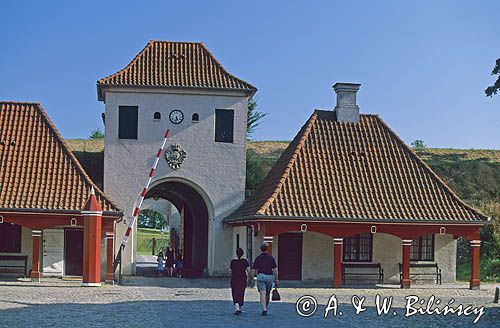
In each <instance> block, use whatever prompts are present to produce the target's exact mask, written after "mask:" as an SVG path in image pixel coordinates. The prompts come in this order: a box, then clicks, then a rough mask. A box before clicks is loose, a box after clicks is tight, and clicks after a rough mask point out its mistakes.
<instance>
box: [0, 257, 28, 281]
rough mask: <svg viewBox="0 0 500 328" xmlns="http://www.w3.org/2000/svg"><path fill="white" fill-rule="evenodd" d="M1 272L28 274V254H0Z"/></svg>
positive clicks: (24, 275)
mask: <svg viewBox="0 0 500 328" xmlns="http://www.w3.org/2000/svg"><path fill="white" fill-rule="evenodd" d="M0 273H21V274H23V277H24V278H26V277H27V276H28V256H27V255H0Z"/></svg>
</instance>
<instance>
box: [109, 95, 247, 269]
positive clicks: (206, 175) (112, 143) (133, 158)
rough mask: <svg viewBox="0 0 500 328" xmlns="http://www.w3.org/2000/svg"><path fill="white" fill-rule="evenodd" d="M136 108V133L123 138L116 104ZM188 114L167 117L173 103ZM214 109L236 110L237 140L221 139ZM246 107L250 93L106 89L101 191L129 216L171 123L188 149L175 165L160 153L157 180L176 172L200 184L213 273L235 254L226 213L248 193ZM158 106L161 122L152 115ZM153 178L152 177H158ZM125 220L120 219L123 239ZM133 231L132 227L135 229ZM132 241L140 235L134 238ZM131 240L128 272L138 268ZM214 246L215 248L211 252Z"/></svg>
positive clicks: (173, 134) (176, 138)
mask: <svg viewBox="0 0 500 328" xmlns="http://www.w3.org/2000/svg"><path fill="white" fill-rule="evenodd" d="M121 105H129V106H138V107H139V117H138V118H139V123H138V125H139V129H138V139H137V140H120V139H118V107H119V106H121ZM173 109H179V110H181V111H182V112H183V113H184V121H183V122H182V123H181V124H179V125H174V124H172V123H170V121H169V119H168V115H169V113H170V111H171V110H173ZM215 109H233V110H234V143H216V142H215V141H214V135H215ZM246 110H247V97H246V96H245V95H243V94H241V93H240V94H236V93H233V94H229V93H221V92H215V91H214V92H211V93H210V94H208V93H206V92H201V91H200V92H199V93H198V94H190V93H185V92H181V91H178V93H172V91H166V90H163V91H159V90H157V91H156V92H154V93H152V92H149V91H147V90H141V89H137V90H132V89H114V90H112V91H107V93H106V124H105V132H106V133H105V152H104V155H105V156H104V190H105V192H106V194H107V195H108V196H110V198H111V199H113V200H114V201H115V202H116V203H117V204H118V206H119V207H120V208H121V209H123V210H124V212H125V217H126V218H127V217H129V216H130V215H131V211H132V206H133V204H134V201H135V200H136V198H137V196H138V195H139V193H140V192H141V191H142V188H143V185H144V182H145V179H146V177H147V175H148V173H149V170H150V167H151V165H152V163H153V161H154V157H155V155H156V152H157V150H158V147H159V146H160V144H161V141H162V139H163V135H164V133H165V130H166V129H167V128H170V129H171V134H170V139H169V141H168V143H167V147H168V145H171V144H172V143H174V142H176V143H179V144H180V145H182V147H183V148H184V149H185V151H186V152H187V157H186V160H185V162H184V164H183V166H182V167H181V168H180V169H178V170H172V169H171V168H170V167H169V166H168V165H167V163H166V160H165V159H164V158H161V160H160V162H159V165H158V168H157V171H156V173H155V176H154V180H155V181H156V182H157V181H167V179H179V180H181V181H184V182H187V183H188V184H190V185H192V186H195V187H196V188H197V189H198V191H200V192H201V194H202V195H205V198H206V202H207V203H208V204H207V207H208V211H209V216H210V222H209V238H208V240H209V246H208V248H209V253H208V266H209V273H210V274H211V275H220V274H227V273H228V269H227V264H226V263H227V262H228V261H229V260H230V259H231V257H232V254H231V248H230V247H227V246H228V245H231V236H232V233H231V229H228V228H224V227H223V225H222V219H223V218H225V217H226V216H227V215H229V214H230V213H231V212H233V211H234V210H235V209H236V208H238V206H239V205H240V204H241V203H242V202H243V200H244V192H245V165H246V163H245V160H246V149H245V148H246ZM155 112H160V113H161V114H162V119H161V121H160V122H156V121H154V120H153V114H154V113H155ZM193 113H198V114H199V117H200V121H199V123H192V122H191V115H192V114H193ZM154 183H155V182H153V184H154ZM125 230H126V225H125V224H123V223H119V224H118V225H117V236H118V239H119V241H118V242H117V243H116V244H117V245H119V243H120V241H121V238H122V236H123V234H124V233H125ZM134 236H135V233H134ZM132 239H133V240H135V238H132ZM130 244H131V243H130V241H129V244H128V245H127V248H126V252H125V255H126V256H125V258H126V261H125V262H124V264H125V266H124V272H125V273H132V272H133V269H134V268H133V265H132V263H133V261H134V259H133V255H132V254H133V252H132V245H130ZM214 250H215V251H214Z"/></svg>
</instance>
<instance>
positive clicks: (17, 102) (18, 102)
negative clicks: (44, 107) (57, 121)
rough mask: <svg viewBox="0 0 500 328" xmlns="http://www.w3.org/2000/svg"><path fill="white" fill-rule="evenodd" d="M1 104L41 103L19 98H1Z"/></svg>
mask: <svg viewBox="0 0 500 328" xmlns="http://www.w3.org/2000/svg"><path fill="white" fill-rule="evenodd" d="M0 104H26V105H40V103H39V102H38V101H18V100H0Z"/></svg>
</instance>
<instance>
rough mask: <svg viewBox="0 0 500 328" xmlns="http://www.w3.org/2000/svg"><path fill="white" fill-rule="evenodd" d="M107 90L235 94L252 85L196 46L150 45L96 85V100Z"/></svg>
mask: <svg viewBox="0 0 500 328" xmlns="http://www.w3.org/2000/svg"><path fill="white" fill-rule="evenodd" d="M107 86H120V87H130V86H132V87H171V88H206V89H225V90H239V91H244V92H247V93H249V94H253V93H255V91H256V90H257V89H256V88H255V87H254V86H253V85H251V84H250V83H248V82H245V81H243V80H241V79H239V78H237V77H236V76H234V75H232V74H230V73H229V72H228V71H226V70H225V69H224V67H222V65H221V64H220V63H219V62H218V61H217V59H215V57H214V56H213V55H212V53H210V51H209V50H208V49H207V48H206V47H205V46H204V45H203V44H202V43H199V42H169V41H153V40H152V41H150V42H149V43H148V44H147V45H146V47H145V48H144V49H143V50H142V51H141V52H140V53H139V54H138V55H137V56H136V57H135V58H134V59H133V60H132V61H131V62H130V64H128V65H127V67H125V68H124V69H122V70H121V71H118V72H116V73H115V74H113V75H110V76H107V77H105V78H102V79H100V80H99V81H97V93H98V98H99V100H104V97H105V96H104V89H105V88H106V87H107Z"/></svg>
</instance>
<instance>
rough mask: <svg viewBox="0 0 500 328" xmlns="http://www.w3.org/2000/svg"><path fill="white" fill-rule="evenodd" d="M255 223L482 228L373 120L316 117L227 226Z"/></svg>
mask: <svg viewBox="0 0 500 328" xmlns="http://www.w3.org/2000/svg"><path fill="white" fill-rule="evenodd" d="M256 218H276V219H279V218H286V219H294V218H297V219H312V220H314V219H316V220H318V219H336V220H351V219H356V220H367V221H377V220H401V219H405V220H413V221H459V222H482V221H484V220H486V217H485V216H484V215H483V214H482V213H480V212H478V211H477V210H475V209H473V208H471V207H470V206H468V205H466V204H465V203H464V202H463V201H462V200H460V199H459V198H458V196H457V195H455V193H453V191H452V190H451V189H450V188H449V187H448V186H447V185H446V184H445V183H444V181H443V180H441V179H440V178H439V177H438V176H437V175H436V174H435V173H434V172H433V171H432V170H431V169H430V167H429V166H427V164H425V163H424V162H423V161H422V160H421V159H420V158H418V157H417V155H416V154H415V153H413V151H412V150H411V149H410V148H409V147H408V146H406V145H405V144H404V142H403V141H402V140H401V139H400V138H399V137H398V136H397V135H396V134H395V133H394V132H393V131H392V130H391V129H390V128H389V127H388V126H387V125H386V124H385V123H384V122H383V121H382V120H381V119H380V118H379V117H378V116H376V115H361V116H360V121H359V123H345V122H339V121H337V120H336V117H335V112H334V111H322V110H316V111H315V112H314V113H313V115H312V116H311V117H310V118H309V120H308V121H307V122H306V124H305V125H304V126H303V127H302V129H301V130H300V131H299V133H298V134H297V136H296V137H295V138H294V140H293V141H292V142H291V143H290V145H289V146H288V148H287V149H286V150H285V151H284V152H283V154H282V155H281V157H280V159H279V160H278V161H277V162H276V163H275V165H274V166H273V168H272V169H271V170H270V172H269V173H268V175H267V176H266V178H265V179H264V180H263V182H262V183H261V184H260V185H259V186H258V187H257V189H256V190H255V192H254V193H253V195H252V196H251V197H249V198H248V199H247V200H245V202H244V203H243V204H242V206H241V207H240V208H239V209H238V210H237V211H236V212H235V213H233V214H232V215H231V216H230V217H228V219H227V220H226V221H236V220H242V219H245V220H248V219H256Z"/></svg>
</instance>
